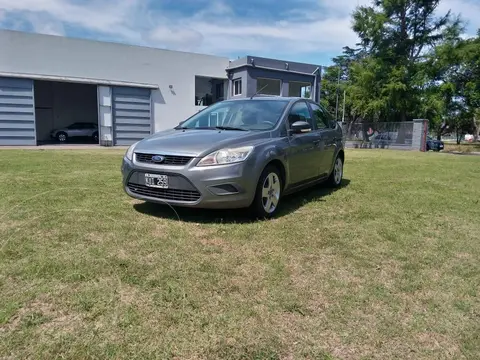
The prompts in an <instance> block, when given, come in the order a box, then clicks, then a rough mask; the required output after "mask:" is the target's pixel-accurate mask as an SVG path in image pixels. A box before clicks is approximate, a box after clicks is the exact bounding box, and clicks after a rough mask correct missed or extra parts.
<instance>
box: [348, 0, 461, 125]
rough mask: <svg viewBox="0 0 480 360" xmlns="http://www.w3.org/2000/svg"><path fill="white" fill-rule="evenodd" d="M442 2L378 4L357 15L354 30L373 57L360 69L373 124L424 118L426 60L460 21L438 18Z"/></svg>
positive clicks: (358, 88)
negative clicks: (420, 113) (421, 67)
mask: <svg viewBox="0 0 480 360" xmlns="http://www.w3.org/2000/svg"><path fill="white" fill-rule="evenodd" d="M439 1H440V0H375V1H373V5H372V6H361V7H359V8H357V10H356V11H355V12H354V14H353V30H354V31H355V32H356V33H357V35H358V36H359V38H360V43H359V46H360V47H361V49H362V50H363V51H364V52H365V53H367V54H368V57H367V58H366V59H365V60H364V61H362V62H361V63H360V64H357V65H356V68H354V69H355V70H354V73H355V75H356V79H354V80H353V82H354V86H355V92H356V93H357V94H358V95H361V96H362V100H361V103H359V104H358V107H359V109H361V111H362V112H363V113H364V115H366V116H368V117H369V118H370V119H371V120H378V119H379V118H380V117H382V118H383V117H384V118H385V119H386V120H388V121H406V120H409V119H412V118H413V117H416V116H418V114H417V109H418V107H419V106H420V104H421V101H420V99H421V97H422V95H423V94H422V90H423V80H424V79H423V77H422V76H420V77H419V76H418V73H419V71H418V70H419V65H420V64H421V61H422V59H423V56H424V54H425V53H426V52H428V51H429V50H430V49H431V48H433V47H435V46H436V45H437V44H438V43H440V42H441V41H442V40H443V39H444V38H445V36H446V35H447V34H448V32H449V31H451V28H458V26H459V21H458V20H452V19H451V15H450V13H447V14H445V15H443V16H441V17H436V16H435V13H436V10H437V7H438V4H439Z"/></svg>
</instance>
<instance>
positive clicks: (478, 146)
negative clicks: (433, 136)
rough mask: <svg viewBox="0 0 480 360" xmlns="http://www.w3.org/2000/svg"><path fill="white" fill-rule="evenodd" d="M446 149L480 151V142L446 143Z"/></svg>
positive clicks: (466, 151)
mask: <svg viewBox="0 0 480 360" xmlns="http://www.w3.org/2000/svg"><path fill="white" fill-rule="evenodd" d="M445 151H458V152H462V153H471V152H480V143H462V144H460V145H457V144H456V143H445Z"/></svg>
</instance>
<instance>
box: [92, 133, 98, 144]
mask: <svg viewBox="0 0 480 360" xmlns="http://www.w3.org/2000/svg"><path fill="white" fill-rule="evenodd" d="M92 140H93V142H94V143H95V144H98V132H94V133H93V135H92Z"/></svg>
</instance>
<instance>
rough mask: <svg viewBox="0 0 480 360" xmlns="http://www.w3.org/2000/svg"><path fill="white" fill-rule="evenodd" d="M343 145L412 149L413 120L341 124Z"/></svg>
mask: <svg viewBox="0 0 480 360" xmlns="http://www.w3.org/2000/svg"><path fill="white" fill-rule="evenodd" d="M342 129H343V137H344V143H345V147H347V148H362V149H412V148H413V132H414V123H413V122H378V123H353V124H343V125H342Z"/></svg>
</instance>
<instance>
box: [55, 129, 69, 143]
mask: <svg viewBox="0 0 480 360" xmlns="http://www.w3.org/2000/svg"><path fill="white" fill-rule="evenodd" d="M57 140H58V142H60V143H62V144H63V143H66V142H67V140H68V135H67V133H64V132H60V133H58V134H57Z"/></svg>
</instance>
